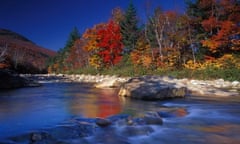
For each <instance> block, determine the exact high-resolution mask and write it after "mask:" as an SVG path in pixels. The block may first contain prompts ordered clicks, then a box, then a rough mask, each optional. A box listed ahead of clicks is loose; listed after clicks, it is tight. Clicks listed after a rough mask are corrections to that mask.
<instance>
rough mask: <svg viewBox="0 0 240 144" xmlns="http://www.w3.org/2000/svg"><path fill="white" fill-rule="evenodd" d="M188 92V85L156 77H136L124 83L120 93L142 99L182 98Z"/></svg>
mask: <svg viewBox="0 0 240 144" xmlns="http://www.w3.org/2000/svg"><path fill="white" fill-rule="evenodd" d="M186 92H187V89H186V87H180V86H178V85H176V84H174V83H167V82H164V81H161V80H160V79H159V80H158V79H155V78H154V77H153V78H152V77H136V78H132V79H130V80H129V81H127V82H126V83H124V84H123V85H122V86H121V88H120V91H119V93H118V95H119V96H122V97H130V98H134V99H142V100H162V99H169V98H182V97H184V96H185V95H186Z"/></svg>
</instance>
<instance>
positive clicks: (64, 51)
mask: <svg viewBox="0 0 240 144" xmlns="http://www.w3.org/2000/svg"><path fill="white" fill-rule="evenodd" d="M80 37H81V35H80V33H79V31H78V29H77V27H74V28H73V30H72V31H71V32H70V34H69V37H68V40H67V42H66V44H65V46H64V48H61V49H60V50H59V51H58V54H57V55H56V56H55V58H54V59H53V60H52V62H51V64H55V63H58V64H59V70H58V72H61V71H62V70H63V68H64V66H67V63H66V62H65V59H66V58H67V57H68V55H69V52H70V49H71V47H72V46H73V45H74V42H75V41H76V40H77V39H79V38H80ZM51 64H50V65H51Z"/></svg>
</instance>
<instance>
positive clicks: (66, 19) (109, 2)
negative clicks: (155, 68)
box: [0, 0, 185, 51]
mask: <svg viewBox="0 0 240 144" xmlns="http://www.w3.org/2000/svg"><path fill="white" fill-rule="evenodd" d="M129 1H130V0H0V28H5V29H9V30H12V31H14V32H17V33H20V34H22V35H24V36H25V37H27V38H28V39H30V40H32V41H33V42H35V43H36V44H38V45H40V46H42V47H45V48H48V49H52V50H55V51H57V50H58V49H60V48H62V47H64V45H65V43H66V40H67V38H68V35H69V33H70V32H71V30H72V29H73V27H74V26H76V27H77V28H78V29H79V31H80V33H81V34H82V33H83V32H84V31H85V30H86V29H87V28H91V27H92V26H93V25H95V24H98V23H100V22H107V21H108V19H109V18H110V16H111V10H112V9H113V8H115V7H121V8H122V9H124V10H126V8H127V6H128V4H129ZM146 1H147V0H132V2H133V4H134V6H135V7H136V9H137V12H138V17H139V19H140V21H143V20H144V18H145V7H146V6H145V4H146ZM148 1H150V3H151V7H156V6H160V7H161V8H162V9H164V10H169V9H177V10H179V11H181V12H183V9H184V7H185V4H184V0H148Z"/></svg>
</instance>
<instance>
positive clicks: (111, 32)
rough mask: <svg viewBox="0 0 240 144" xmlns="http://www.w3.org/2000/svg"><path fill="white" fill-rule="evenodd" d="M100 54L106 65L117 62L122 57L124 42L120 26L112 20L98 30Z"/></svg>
mask: <svg viewBox="0 0 240 144" xmlns="http://www.w3.org/2000/svg"><path fill="white" fill-rule="evenodd" d="M98 40H99V42H98V44H97V46H98V47H99V48H100V50H99V52H98V53H99V55H100V57H101V58H102V60H103V64H104V66H105V67H109V66H113V65H115V64H117V63H118V62H119V61H120V60H121V58H122V51H123V44H122V35H121V33H120V27H119V25H118V24H117V23H114V22H113V21H112V20H110V21H109V22H108V23H107V24H106V26H105V27H104V28H103V29H100V30H99V31H98Z"/></svg>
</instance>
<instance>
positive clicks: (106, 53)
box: [48, 0, 240, 73]
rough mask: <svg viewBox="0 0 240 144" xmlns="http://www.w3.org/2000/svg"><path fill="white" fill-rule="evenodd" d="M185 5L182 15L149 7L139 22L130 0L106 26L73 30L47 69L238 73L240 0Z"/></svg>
mask: <svg viewBox="0 0 240 144" xmlns="http://www.w3.org/2000/svg"><path fill="white" fill-rule="evenodd" d="M186 6H187V8H186V12H185V13H184V14H182V13H178V12H177V11H174V10H170V11H163V10H162V9H161V8H160V7H156V8H154V9H150V8H149V7H148V8H147V9H146V16H147V19H146V21H145V22H144V24H140V23H139V19H138V16H137V11H136V8H135V6H134V5H133V3H132V2H130V3H129V6H128V8H127V9H126V10H125V11H124V10H123V9H121V8H119V7H117V8H114V9H113V10H112V13H111V18H110V19H109V21H108V22H105V23H99V24H96V25H94V26H93V27H92V28H89V29H87V30H86V31H85V32H84V33H83V34H82V35H81V34H80V33H79V32H78V30H77V28H74V29H73V31H72V32H71V33H70V36H69V39H68V41H67V43H66V45H65V47H64V48H63V49H61V50H59V52H58V55H57V56H56V57H55V58H53V59H51V60H50V64H49V68H48V71H49V72H51V73H52V72H57V73H58V72H67V71H72V70H76V69H83V68H86V67H92V68H94V69H96V70H102V69H108V68H111V67H114V66H117V65H123V64H124V63H128V64H130V65H131V66H133V67H134V68H138V67H141V68H144V69H149V70H156V69H174V70H175V69H184V68H186V69H205V68H207V67H214V68H219V69H224V68H229V67H230V66H231V67H236V68H239V69H240V55H239V54H240V2H239V1H238V0H194V1H192V0H188V1H186Z"/></svg>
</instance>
